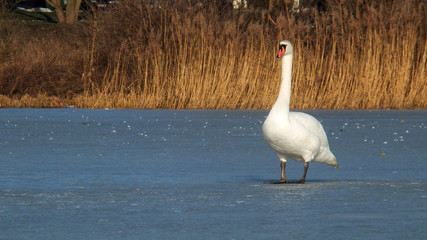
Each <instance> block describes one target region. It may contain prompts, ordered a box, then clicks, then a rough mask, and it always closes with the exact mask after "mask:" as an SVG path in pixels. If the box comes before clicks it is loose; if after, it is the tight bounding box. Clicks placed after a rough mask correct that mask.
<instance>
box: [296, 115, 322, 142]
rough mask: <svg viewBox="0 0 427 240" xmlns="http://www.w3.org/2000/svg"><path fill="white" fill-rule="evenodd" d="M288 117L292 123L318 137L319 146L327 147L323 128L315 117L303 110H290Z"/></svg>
mask: <svg viewBox="0 0 427 240" xmlns="http://www.w3.org/2000/svg"><path fill="white" fill-rule="evenodd" d="M289 118H290V121H291V122H292V124H298V125H300V126H301V127H303V128H304V129H305V130H307V131H309V132H310V133H311V134H313V135H314V136H315V137H317V138H319V140H320V146H322V147H329V144H328V138H327V137H326V133H325V130H324V129H323V126H322V124H321V123H320V122H319V121H318V120H317V119H316V118H314V117H313V116H311V115H308V114H306V113H303V112H290V115H289Z"/></svg>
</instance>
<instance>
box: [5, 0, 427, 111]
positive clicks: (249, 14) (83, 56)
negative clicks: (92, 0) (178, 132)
mask: <svg viewBox="0 0 427 240" xmlns="http://www.w3.org/2000/svg"><path fill="white" fill-rule="evenodd" d="M165 4H166V3H165ZM334 6H335V7H333V8H332V7H331V8H329V9H328V11H327V12H326V13H318V12H317V11H308V12H302V13H287V14H286V13H283V12H270V13H267V12H265V11H256V10H250V11H237V12H229V11H224V9H222V8H220V7H218V6H217V5H214V4H213V5H209V6H208V7H203V8H200V7H199V6H198V5H191V6H189V5H183V4H181V5H179V4H178V5H174V6H168V5H163V6H162V8H153V7H152V6H150V5H149V4H148V3H147V2H145V1H128V2H126V3H125V4H121V5H120V6H118V7H117V8H116V9H113V10H112V11H110V12H108V13H105V14H101V13H99V14H97V15H95V18H94V19H92V20H90V21H88V22H86V23H82V24H81V26H79V27H76V28H77V29H71V30H70V32H71V33H73V35H72V36H78V37H79V39H78V38H77V37H74V38H75V39H71V40H70V39H69V38H67V39H68V40H64V36H65V37H67V36H69V34H68V35H67V33H63V32H59V33H58V32H56V33H55V34H52V35H49V38H48V37H39V38H34V39H33V40H31V41H29V43H23V44H28V45H27V46H28V47H27V48H24V49H29V47H31V48H32V49H34V48H36V49H37V50H36V52H37V53H36V54H34V53H32V52H28V50H20V49H18V47H16V45H15V48H16V49H14V50H13V51H12V53H8V54H4V53H3V54H2V55H0V56H2V58H5V59H6V61H1V63H0V73H1V75H0V78H3V79H5V81H4V84H2V85H0V87H1V89H0V90H1V93H2V94H4V95H6V96H8V97H9V98H8V97H4V96H3V97H2V98H0V107H9V106H40V105H38V104H39V103H40V102H41V103H42V105H41V106H42V107H49V106H51V107H55V106H58V105H61V104H63V105H74V106H76V107H83V108H173V109H183V108H187V109H219V108H228V109H236V108H245V109H267V108H270V107H271V105H272V104H273V102H274V101H275V98H276V96H277V93H278V89H279V84H280V63H279V61H278V60H277V59H275V52H276V50H277V49H276V48H277V46H276V45H277V43H278V41H279V40H282V39H289V40H291V41H292V42H293V44H294V49H295V56H294V68H293V75H292V78H293V85H292V87H293V89H292V98H291V104H292V106H291V107H292V108H300V109H307V108H321V109H344V108H349V109H367V108H370V109H372V108H426V107H427V92H426V74H427V71H426V60H427V44H426V21H425V15H426V6H425V4H419V3H418V1H403V0H395V1H393V2H386V3H376V2H372V3H369V4H363V5H357V4H356V5H354V4H353V5H349V6H345V5H340V4H335V5H334ZM268 14H270V16H271V20H268V18H267V16H268ZM11 36H12V37H13V34H11ZM58 36H62V38H61V37H58ZM55 37H56V38H55ZM2 40H3V39H2ZM2 40H0V43H1V44H2V45H0V49H2V51H3V52H5V50H4V45H5V44H6V41H4V40H3V41H2ZM6 40H7V39H6ZM9 40H10V39H9ZM7 44H9V45H10V44H11V43H10V42H9V43H7ZM12 45H14V44H13V43H12ZM0 53H1V51H0ZM28 56H31V57H32V58H31V59H28ZM23 63H25V64H23ZM5 76H6V77H5ZM2 81H3V80H2ZM34 85H35V87H34ZM27 93H28V94H30V95H32V96H36V95H37V94H39V96H41V98H42V99H44V101H38V102H39V103H37V100H35V99H37V97H36V98H33V99H34V105H31V104H28V103H25V104H19V101H20V99H24V100H25V101H24V102H28V99H30V97H29V96H28V95H25V94H27ZM20 95H23V96H24V97H23V98H20V97H19V96H20ZM48 96H51V97H50V98H52V96H56V97H54V98H52V102H54V104H51V105H49V104H47V103H46V102H45V100H46V99H47V98H49V97H48ZM8 99H9V100H8ZM61 99H62V100H61ZM43 104H44V105H43Z"/></svg>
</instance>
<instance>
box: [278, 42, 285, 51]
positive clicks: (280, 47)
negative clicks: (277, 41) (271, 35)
mask: <svg viewBox="0 0 427 240" xmlns="http://www.w3.org/2000/svg"><path fill="white" fill-rule="evenodd" d="M286 46H287V45H286V44H283V45H280V46H279V50H281V49H282V48H284V49H283V50H284V51H286Z"/></svg>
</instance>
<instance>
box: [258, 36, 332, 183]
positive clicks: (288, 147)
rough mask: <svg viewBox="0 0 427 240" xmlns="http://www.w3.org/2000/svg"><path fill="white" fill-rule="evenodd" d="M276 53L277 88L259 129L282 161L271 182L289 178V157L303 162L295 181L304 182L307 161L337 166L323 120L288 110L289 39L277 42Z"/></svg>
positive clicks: (289, 76) (290, 71)
mask: <svg viewBox="0 0 427 240" xmlns="http://www.w3.org/2000/svg"><path fill="white" fill-rule="evenodd" d="M282 56H283V57H282ZM277 57H282V82H281V84H280V92H279V96H278V97H277V100H276V102H275V103H274V105H273V108H272V109H271V111H270V113H269V114H268V117H267V119H266V120H265V122H264V124H263V126H262V132H263V135H264V138H265V140H266V141H267V143H268V144H269V145H270V146H271V147H272V148H273V149H274V150H275V151H276V153H277V156H278V157H279V159H280V161H281V168H282V178H281V180H280V181H277V182H274V183H287V182H288V181H287V179H286V176H285V168H286V160H287V159H288V158H291V159H293V160H295V161H299V162H304V175H303V177H302V178H301V180H300V181H298V182H299V183H304V182H305V176H306V174H307V170H308V163H309V162H319V163H324V164H328V165H332V166H334V167H336V168H338V167H339V165H338V163H337V160H336V159H335V156H334V155H333V154H332V152H331V151H330V150H329V144H328V139H327V137H326V133H325V130H324V129H323V127H322V124H321V123H320V122H319V121H317V120H316V119H315V118H314V117H312V116H310V115H308V114H306V113H302V112H289V102H290V97H291V73H292V58H293V47H292V44H291V43H290V42H289V41H287V40H285V41H281V42H280V46H279V53H278V55H277Z"/></svg>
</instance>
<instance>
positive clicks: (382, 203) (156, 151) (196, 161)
mask: <svg viewBox="0 0 427 240" xmlns="http://www.w3.org/2000/svg"><path fill="white" fill-rule="evenodd" d="M306 112H308V113H310V114H312V115H313V116H315V117H316V118H317V119H319V120H320V121H322V124H323V126H324V128H325V130H326V132H327V135H328V138H329V144H330V147H331V150H332V152H333V153H334V154H335V156H336V157H337V160H338V162H339V164H340V166H341V168H340V169H338V170H336V169H334V168H333V167H331V166H327V165H321V164H317V163H312V164H311V165H310V169H309V170H308V174H307V182H306V184H303V185H302V184H292V185H286V184H283V185H271V184H263V182H264V181H269V180H278V179H279V178H280V162H279V160H278V158H277V157H276V155H275V153H274V151H273V150H272V149H271V148H270V147H269V146H268V145H267V144H266V143H265V142H264V139H263V137H262V133H261V126H262V122H263V121H264V119H265V116H266V115H267V111H171V110H82V109H0V239H399V240H400V239H427V228H426V226H427V191H426V190H427V175H426V173H427V147H426V144H427V111H425V110H423V111H412V110H411V111H306ZM286 170H287V172H286V173H287V177H288V179H290V180H297V179H299V178H300V177H301V175H302V172H303V164H302V163H298V162H295V161H291V160H290V161H288V166H287V169H286Z"/></svg>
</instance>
